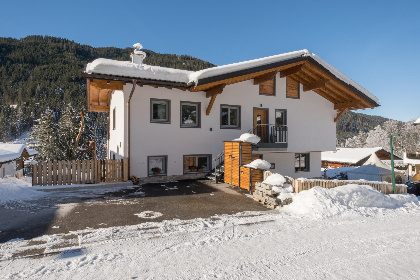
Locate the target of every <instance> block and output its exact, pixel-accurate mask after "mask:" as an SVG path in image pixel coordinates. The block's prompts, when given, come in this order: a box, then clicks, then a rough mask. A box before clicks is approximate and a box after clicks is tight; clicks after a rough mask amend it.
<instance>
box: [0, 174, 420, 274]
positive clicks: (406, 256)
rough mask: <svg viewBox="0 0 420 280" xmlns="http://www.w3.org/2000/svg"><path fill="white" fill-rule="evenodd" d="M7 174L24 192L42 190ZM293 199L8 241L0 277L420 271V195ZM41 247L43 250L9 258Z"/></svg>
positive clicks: (21, 195)
mask: <svg viewBox="0 0 420 280" xmlns="http://www.w3.org/2000/svg"><path fill="white" fill-rule="evenodd" d="M3 183H4V182H3ZM5 184H6V183H5ZM8 184H9V187H6V185H3V188H4V189H8V193H9V194H11V196H13V197H14V198H15V199H30V197H31V196H33V197H35V198H36V197H38V195H39V194H38V193H37V192H33V189H30V188H28V187H26V188H25V186H23V185H20V184H19V182H14V183H13V182H9V183H8ZM14 191H15V193H14V194H13V192H14ZM1 194H2V193H1V192H0V195H1ZM42 195H49V194H48V193H42ZM0 197H2V196H0ZM4 200H5V199H3V202H0V204H2V203H4ZM293 200H294V202H293V203H292V204H291V205H288V206H285V207H283V208H280V209H277V210H273V211H269V212H244V213H239V214H236V215H223V216H214V217H212V218H209V219H193V220H188V221H184V220H170V221H163V222H159V223H156V222H153V218H154V217H157V216H159V213H157V212H154V213H138V215H145V216H148V217H150V222H148V223H142V224H139V225H134V226H123V227H111V228H102V229H86V230H82V231H77V232H69V233H68V234H57V235H49V236H41V237H37V238H34V239H32V240H11V241H9V242H6V243H3V244H0V246H1V249H0V272H1V273H0V278H1V279H282V278H283V279H418V277H419V275H420V266H419V265H418V258H419V252H420V206H419V201H418V198H416V197H414V196H412V195H391V196H384V195H382V194H380V193H379V192H377V191H375V190H373V189H372V188H370V187H365V186H358V185H347V186H342V187H337V188H335V189H321V188H313V189H311V190H309V191H304V192H301V193H300V194H297V195H295V196H294V198H293ZM41 241H42V242H41ZM45 241H48V242H45ZM39 244H42V245H39ZM40 247H42V248H40ZM39 249H42V251H43V252H44V255H42V256H37V257H27V256H26V257H22V258H14V259H11V258H10V256H11V254H12V253H13V254H15V253H16V252H24V251H25V252H28V251H30V250H34V252H35V251H36V250H39ZM26 255H27V254H26Z"/></svg>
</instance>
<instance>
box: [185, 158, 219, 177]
mask: <svg viewBox="0 0 420 280" xmlns="http://www.w3.org/2000/svg"><path fill="white" fill-rule="evenodd" d="M186 157H195V158H197V162H198V158H199V157H207V168H206V169H203V171H202V172H199V171H198V170H197V171H187V170H186V169H185V159H186ZM211 164H212V160H211V154H193V155H184V156H183V160H182V169H183V173H184V174H195V173H208V172H210V171H211V170H212V166H211Z"/></svg>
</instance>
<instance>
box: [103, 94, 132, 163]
mask: <svg viewBox="0 0 420 280" xmlns="http://www.w3.org/2000/svg"><path fill="white" fill-rule="evenodd" d="M125 96H126V94H124V92H123V91H114V92H113V93H112V96H111V103H110V113H109V123H110V126H109V136H110V138H109V141H108V149H107V150H108V158H111V159H112V158H113V155H115V158H116V159H120V158H123V157H127V148H126V146H127V140H126V139H127V134H126V133H127V128H126V127H127V123H126V121H127V112H126V111H127V107H126V105H125V103H126V101H125ZM114 109H115V121H116V122H115V129H114V128H113V123H114V114H113V110H114Z"/></svg>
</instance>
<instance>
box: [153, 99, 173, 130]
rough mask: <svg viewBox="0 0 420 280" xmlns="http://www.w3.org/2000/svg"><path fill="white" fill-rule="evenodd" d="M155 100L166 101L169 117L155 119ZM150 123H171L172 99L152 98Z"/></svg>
mask: <svg viewBox="0 0 420 280" xmlns="http://www.w3.org/2000/svg"><path fill="white" fill-rule="evenodd" d="M154 102H166V111H167V112H166V116H167V119H165V120H159V119H153V104H154ZM150 123H163V124H168V123H171V100H169V99H158V98H150Z"/></svg>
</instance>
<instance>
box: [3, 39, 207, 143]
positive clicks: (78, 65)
mask: <svg viewBox="0 0 420 280" xmlns="http://www.w3.org/2000/svg"><path fill="white" fill-rule="evenodd" d="M144 51H145V52H146V54H147V64H149V65H159V66H165V67H171V68H178V69H185V70H200V69H204V68H208V67H211V66H214V65H213V64H211V63H209V62H206V61H203V60H200V59H197V58H194V57H191V56H188V55H181V56H178V55H174V54H158V53H155V52H153V51H150V50H144ZM131 52H132V48H125V49H120V48H113V47H107V48H93V47H90V46H87V45H81V44H78V43H75V42H73V41H70V40H67V39H62V38H56V37H48V36H29V37H26V38H22V39H13V38H0V141H9V140H11V139H14V138H16V137H18V136H19V133H20V132H22V131H25V130H28V129H29V128H31V127H32V126H33V125H34V121H35V120H37V119H39V117H40V115H41V113H42V112H44V111H45V110H46V109H47V108H50V109H51V110H52V111H53V112H54V118H55V119H56V121H58V119H59V118H60V116H61V114H62V112H63V111H64V108H65V107H66V106H67V105H68V104H69V103H71V104H72V107H73V108H74V110H75V111H76V112H77V111H79V110H81V109H84V108H85V106H86V81H85V79H84V78H83V77H82V75H81V74H82V70H83V67H84V66H85V65H86V63H88V62H90V61H92V60H94V59H96V58H99V57H104V58H111V59H116V60H126V61H127V60H129V59H130V53H131ZM90 117H91V120H92V122H96V123H97V125H101V123H103V117H101V116H100V115H99V114H91V116H90ZM98 122H99V123H98Z"/></svg>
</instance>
